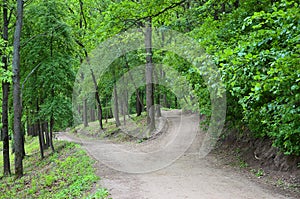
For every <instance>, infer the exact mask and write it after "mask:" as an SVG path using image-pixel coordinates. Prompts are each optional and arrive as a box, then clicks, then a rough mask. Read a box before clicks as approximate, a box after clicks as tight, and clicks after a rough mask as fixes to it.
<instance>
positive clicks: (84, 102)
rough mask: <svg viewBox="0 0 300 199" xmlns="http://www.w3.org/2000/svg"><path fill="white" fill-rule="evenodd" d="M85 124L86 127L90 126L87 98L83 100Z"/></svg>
mask: <svg viewBox="0 0 300 199" xmlns="http://www.w3.org/2000/svg"><path fill="white" fill-rule="evenodd" d="M82 117H83V124H84V127H87V126H89V123H88V118H87V99H84V100H83V116H82Z"/></svg>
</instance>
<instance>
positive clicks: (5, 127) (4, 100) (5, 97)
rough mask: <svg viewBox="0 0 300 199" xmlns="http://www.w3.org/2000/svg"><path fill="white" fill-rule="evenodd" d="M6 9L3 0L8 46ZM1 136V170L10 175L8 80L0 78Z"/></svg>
mask: <svg viewBox="0 0 300 199" xmlns="http://www.w3.org/2000/svg"><path fill="white" fill-rule="evenodd" d="M8 23H9V21H8V9H7V0H3V36H2V37H3V41H4V46H5V47H6V48H7V46H8ZM5 51H6V49H4V52H2V64H3V66H2V68H3V71H4V72H6V71H7V70H8V55H7V52H5ZM2 92H3V94H2V96H3V97H2V136H3V163H4V164H3V171H4V175H10V174H11V172H10V158H9V136H8V95H9V82H8V80H7V79H6V80H2Z"/></svg>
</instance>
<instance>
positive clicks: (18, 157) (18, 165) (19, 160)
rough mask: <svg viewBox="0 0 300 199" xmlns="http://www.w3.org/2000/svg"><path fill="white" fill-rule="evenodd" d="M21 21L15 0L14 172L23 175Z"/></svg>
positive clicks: (20, 5) (19, 1) (20, 7)
mask: <svg viewBox="0 0 300 199" xmlns="http://www.w3.org/2000/svg"><path fill="white" fill-rule="evenodd" d="M22 23H23V0H17V21H16V29H15V33H14V50H13V62H12V66H13V106H14V145H15V146H14V148H15V174H16V177H17V178H19V177H22V176H23V146H22V143H23V142H22V139H23V138H22V136H23V135H22V132H21V116H22V110H21V102H20V91H21V90H20V39H21V31H22V25H23V24H22Z"/></svg>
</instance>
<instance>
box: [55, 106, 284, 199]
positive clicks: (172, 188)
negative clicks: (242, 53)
mask: <svg viewBox="0 0 300 199" xmlns="http://www.w3.org/2000/svg"><path fill="white" fill-rule="evenodd" d="M164 116H165V117H166V118H167V119H168V128H165V129H167V131H166V132H165V133H164V134H163V135H162V136H160V137H159V138H157V139H153V140H151V141H148V142H145V143H142V144H139V145H137V144H132V143H131V144H128V143H127V144H113V143H110V142H107V141H101V140H81V139H79V138H75V137H73V136H71V135H69V134H67V133H60V134H59V135H58V138H59V139H64V140H68V141H74V142H78V143H81V144H82V146H83V147H84V148H85V149H86V150H87V151H88V152H89V154H90V155H91V156H93V157H94V158H95V159H96V160H98V175H99V176H101V186H102V187H106V188H107V189H108V190H109V192H110V193H111V197H112V198H113V199H146V198H147V199H184V198H190V199H202V198H203V199H207V198H209V199H214V198H216V199H226V198H228V199H234V198H236V199H241V198H254V199H261V198H266V199H269V198H289V197H287V196H284V195H280V194H279V193H275V192H274V191H272V190H271V189H268V188H266V187H262V186H261V185H259V184H257V183H255V182H253V181H251V180H249V179H247V178H245V177H244V176H242V175H240V174H238V172H234V170H233V169H228V168H223V167H221V166H220V164H219V163H218V160H217V159H216V157H215V156H213V155H208V156H206V157H205V158H199V156H198V151H199V146H200V145H201V139H203V135H202V134H201V132H200V131H199V129H198V122H199V121H198V117H197V116H195V115H181V114H180V111H171V112H164ZM182 116H183V117H182ZM196 134H197V135H196ZM195 135H196V139H195V140H194V142H193V143H192V142H190V141H193V138H194V136H195ZM170 140H171V142H170ZM186 149H188V150H186ZM149 151H151V152H150V153H149Z"/></svg>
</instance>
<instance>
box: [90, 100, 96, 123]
mask: <svg viewBox="0 0 300 199" xmlns="http://www.w3.org/2000/svg"><path fill="white" fill-rule="evenodd" d="M90 116H91V121H92V122H94V121H95V105H94V104H93V105H92V106H91V109H90Z"/></svg>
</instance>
